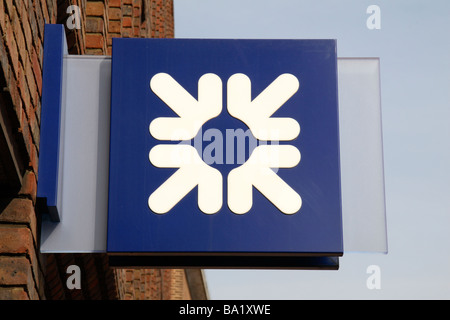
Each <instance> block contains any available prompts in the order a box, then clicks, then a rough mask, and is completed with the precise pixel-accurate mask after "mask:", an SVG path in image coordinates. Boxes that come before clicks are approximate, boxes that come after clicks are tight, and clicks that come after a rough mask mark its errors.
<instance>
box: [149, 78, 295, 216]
mask: <svg viewBox="0 0 450 320" xmlns="http://www.w3.org/2000/svg"><path fill="white" fill-rule="evenodd" d="M150 88H151V89H152V91H153V92H154V93H155V94H156V95H157V96H158V97H159V98H161V100H163V101H164V102H165V103H166V104H167V106H168V107H169V108H171V109H172V110H173V111H174V112H175V113H176V114H177V115H178V117H160V118H156V119H154V120H153V121H152V122H151V123H150V127H149V130H150V134H151V135H152V136H153V137H154V138H155V139H158V140H171V141H186V140H191V139H193V138H194V137H195V136H196V135H197V132H198V131H199V130H200V129H201V127H202V126H203V125H204V124H205V123H206V122H207V121H208V120H210V119H213V118H215V117H217V116H218V115H219V114H220V113H221V112H222V81H221V79H220V78H219V77H218V76H217V75H215V74H212V73H208V74H204V75H203V76H202V77H201V78H200V79H199V82H198V99H195V98H194V97H192V96H191V95H190V94H189V93H188V92H187V91H186V90H185V89H184V88H183V87H182V86H181V85H180V84H179V83H178V82H177V81H176V80H175V79H173V78H172V77H171V76H170V75H168V74H166V73H158V74H156V75H155V76H154V77H153V78H152V79H151V81H150ZM298 88H299V82H298V80H297V78H296V77H295V76H293V75H291V74H282V75H280V76H279V77H278V78H277V79H275V80H274V81H273V82H272V83H271V84H270V85H269V86H268V87H267V88H266V89H265V90H263V91H262V92H261V93H260V94H259V95H258V96H257V97H256V98H255V99H253V100H252V99H251V81H250V79H249V78H248V77H247V76H246V75H244V74H239V73H238V74H234V75H232V76H231V77H230V78H229V80H228V83H227V109H228V112H229V113H230V114H231V115H232V116H233V117H235V118H237V119H239V120H241V121H242V122H244V123H245V124H246V125H247V126H248V127H249V129H250V131H251V133H252V134H253V136H255V137H256V138H257V139H260V140H263V141H278V140H283V141H289V140H292V139H295V138H296V137H297V136H298V135H299V133H300V125H299V124H298V122H297V121H296V120H295V119H292V118H279V117H272V115H273V114H274V113H275V111H277V110H278V109H279V108H280V107H281V106H282V105H283V104H284V103H285V102H286V101H287V100H289V99H290V98H291V97H292V95H294V94H295V93H296V92H297V90H298ZM149 160H150V162H151V163H152V164H153V165H154V166H156V167H159V168H178V170H177V171H176V172H175V173H174V174H173V175H172V176H170V177H169V178H168V179H167V180H166V181H165V182H164V183H163V184H162V185H161V186H159V187H158V188H157V189H156V190H155V191H154V192H153V193H152V194H151V195H150V197H149V199H148V205H149V207H150V209H151V210H152V211H153V212H155V213H158V214H163V213H167V212H168V211H170V210H171V209H172V208H173V207H174V206H175V205H176V204H177V203H178V202H179V201H180V200H181V199H183V198H184V197H185V196H186V195H187V194H188V193H189V192H190V191H191V190H192V189H194V188H195V187H196V186H198V206H199V208H200V210H201V211H202V212H204V213H207V214H214V213H217V212H218V211H219V210H220V208H221V207H222V193H223V190H222V183H223V182H222V174H221V173H220V171H219V170H217V169H215V168H213V167H211V166H209V165H208V164H206V163H205V162H204V161H203V160H202V159H201V158H200V156H199V154H198V152H197V150H196V149H195V148H194V147H192V146H190V145H186V144H159V145H156V146H155V147H153V148H152V149H151V150H150V154H149ZM299 162H300V152H299V150H298V149H297V148H296V147H294V146H292V145H273V144H272V145H259V146H257V147H256V148H255V149H254V150H253V153H252V154H251V155H250V157H249V159H248V160H247V161H246V162H245V163H244V164H242V165H241V166H239V167H237V168H235V169H233V170H231V172H230V173H229V175H228V177H227V191H228V199H227V201H228V206H229V208H230V210H231V211H233V212H234V213H236V214H244V213H246V212H248V211H249V210H250V209H251V207H252V204H253V199H252V192H253V190H252V188H253V187H255V188H256V189H258V190H259V191H260V192H261V193H262V194H263V195H264V196H265V197H266V198H267V199H268V200H270V201H271V202H272V203H273V204H274V205H275V206H276V207H277V208H278V209H279V210H280V211H281V212H283V213H285V214H293V213H296V212H297V211H298V210H300V207H301V205H302V200H301V197H300V196H299V195H298V193H297V192H296V191H295V190H293V189H292V188H291V187H290V186H289V185H288V184H287V183H286V182H285V181H284V180H283V179H281V178H280V177H279V176H278V175H277V174H276V173H275V172H274V171H273V170H272V169H277V168H292V167H295V166H296V165H298V163H299Z"/></svg>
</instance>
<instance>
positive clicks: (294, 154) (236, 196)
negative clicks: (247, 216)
mask: <svg viewBox="0 0 450 320" xmlns="http://www.w3.org/2000/svg"><path fill="white" fill-rule="evenodd" d="M299 162H300V152H299V151H298V149H297V148H296V147H294V146H290V145H261V146H258V147H256V148H255V149H254V150H253V153H252V154H251V156H250V158H249V159H248V160H247V162H245V163H244V164H243V165H241V166H240V167H238V168H235V169H233V170H231V172H230V173H229V174H228V189H227V190H228V206H229V208H230V210H231V211H233V212H234V213H236V214H243V213H246V212H248V211H249V210H250V209H251V207H252V204H253V196H252V192H253V188H252V187H255V188H256V189H258V190H259V191H260V192H261V193H262V194H263V195H264V196H265V197H266V198H267V199H268V200H269V201H271V202H272V203H273V204H274V205H275V206H276V207H277V208H278V209H279V210H280V211H281V212H283V213H285V214H294V213H296V212H297V211H298V210H300V208H301V206H302V199H301V197H300V196H299V195H298V193H297V192H295V191H294V190H293V189H292V188H291V187H290V186H289V185H288V184H287V183H286V182H285V181H284V180H283V179H281V178H280V177H279V176H278V175H277V174H276V173H275V172H274V171H273V170H271V168H292V167H295V166H296V165H297V164H298V163H299Z"/></svg>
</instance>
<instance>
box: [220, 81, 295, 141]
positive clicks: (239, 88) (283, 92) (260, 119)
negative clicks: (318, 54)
mask: <svg viewBox="0 0 450 320" xmlns="http://www.w3.org/2000/svg"><path fill="white" fill-rule="evenodd" d="M299 87H300V84H299V81H298V79H297V78H296V77H295V76H294V75H292V74H289V73H285V74H282V75H280V76H279V77H278V78H276V79H275V80H274V81H273V82H272V83H271V84H270V85H269V86H268V87H267V88H266V89H264V90H263V92H261V93H260V94H259V95H258V96H257V97H256V98H255V99H254V100H253V101H252V99H251V92H252V91H251V89H252V88H251V81H250V79H249V77H247V76H246V75H245V74H242V73H236V74H234V75H232V76H231V77H230V78H229V79H228V83H227V109H228V112H229V113H230V114H231V115H232V116H233V117H235V118H237V119H239V120H241V121H242V122H244V123H245V124H246V125H247V126H248V127H249V128H250V130H251V132H252V134H253V135H254V136H255V137H256V138H257V139H260V140H266V141H269V140H292V139H295V138H296V137H297V136H298V135H299V133H300V125H299V124H298V122H297V121H296V120H295V119H292V118H276V117H275V118H271V116H272V115H273V114H274V113H275V111H277V110H278V109H279V108H280V107H281V106H282V105H283V104H284V103H285V102H286V101H288V100H289V99H290V98H291V97H292V95H294V94H295V93H296V92H297V90H298V88H299Z"/></svg>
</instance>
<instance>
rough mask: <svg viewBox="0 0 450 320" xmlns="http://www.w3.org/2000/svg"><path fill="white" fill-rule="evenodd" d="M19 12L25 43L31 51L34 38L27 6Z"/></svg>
mask: <svg viewBox="0 0 450 320" xmlns="http://www.w3.org/2000/svg"><path fill="white" fill-rule="evenodd" d="M18 10H19V13H20V22H21V24H22V28H23V34H24V36H25V42H26V44H27V48H28V50H30V49H31V46H32V44H33V38H32V35H31V27H30V22H29V20H28V12H27V9H26V7H25V6H22V7H20V8H18Z"/></svg>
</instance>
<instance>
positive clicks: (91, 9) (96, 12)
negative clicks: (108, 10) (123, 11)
mask: <svg viewBox="0 0 450 320" xmlns="http://www.w3.org/2000/svg"><path fill="white" fill-rule="evenodd" d="M104 11H105V6H104V4H103V2H101V1H87V2H86V16H103V14H104Z"/></svg>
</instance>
